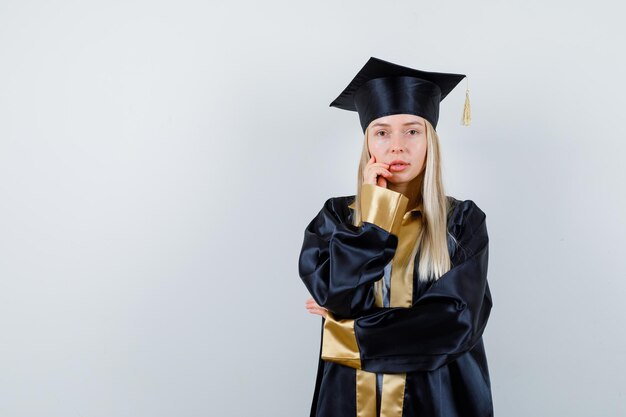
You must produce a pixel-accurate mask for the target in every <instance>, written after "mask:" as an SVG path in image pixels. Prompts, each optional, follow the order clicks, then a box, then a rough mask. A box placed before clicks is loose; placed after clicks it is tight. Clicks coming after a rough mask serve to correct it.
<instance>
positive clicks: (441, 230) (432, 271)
mask: <svg viewBox="0 0 626 417" xmlns="http://www.w3.org/2000/svg"><path fill="white" fill-rule="evenodd" d="M424 123H425V125H426V140H427V150H426V166H425V168H424V170H423V171H422V173H420V175H423V181H422V182H421V184H422V189H421V190H419V192H420V194H421V195H422V204H423V211H422V215H421V216H420V218H419V221H421V222H422V224H421V228H420V233H419V235H418V236H417V244H416V245H415V249H414V250H413V253H412V254H411V256H410V257H409V258H408V260H407V262H410V261H411V260H412V259H414V258H415V255H416V254H417V252H418V251H419V252H420V255H419V266H418V279H419V280H420V281H421V282H428V281H431V280H435V281H436V280H437V279H439V277H441V276H442V275H443V274H445V273H446V272H448V271H449V270H450V267H451V262H450V254H449V252H448V228H447V215H448V210H449V208H450V207H449V201H448V199H447V198H446V194H445V191H444V187H443V179H442V173H441V153H440V149H439V136H438V135H437V132H436V131H435V128H434V127H433V126H432V124H430V123H429V122H428V120H426V119H424ZM368 132H369V126H368V128H367V129H366V130H365V139H364V142H363V150H362V152H361V162H360V163H359V171H358V174H357V193H356V198H355V202H354V207H355V210H354V216H353V224H354V225H355V226H360V225H361V224H362V218H361V186H362V185H363V170H364V169H365V166H366V165H367V163H368V162H369V160H370V158H371V157H372V156H371V154H370V152H369V149H368V146H367V136H368ZM452 238H453V239H454V237H452Z"/></svg>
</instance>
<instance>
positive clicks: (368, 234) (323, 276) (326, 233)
mask: <svg viewBox="0 0 626 417" xmlns="http://www.w3.org/2000/svg"><path fill="white" fill-rule="evenodd" d="M408 201H409V200H408V198H407V197H406V196H404V195H403V194H402V193H399V192H396V191H393V190H390V189H387V188H384V187H380V186H377V185H374V184H363V185H362V187H361V207H362V221H363V222H362V225H361V226H359V227H357V226H354V225H352V224H351V223H349V222H347V221H346V220H344V219H342V217H345V216H341V215H340V211H339V209H338V207H335V203H336V202H337V198H330V199H328V200H327V201H326V202H325V204H324V206H323V207H322V209H321V210H320V212H319V213H318V214H317V216H315V218H314V219H313V220H312V221H311V222H310V223H309V225H308V226H307V227H306V229H305V231H304V242H303V244H302V249H301V251H300V258H299V262H298V269H299V274H300V278H302V281H303V282H304V285H305V286H306V287H307V289H308V290H309V293H310V294H311V296H312V297H313V299H314V300H315V301H316V302H317V304H319V305H320V306H322V307H324V308H326V309H327V310H328V311H329V312H331V313H333V314H334V315H335V316H337V317H342V318H354V317H357V316H359V315H362V314H363V312H366V311H372V310H374V309H376V307H375V300H376V297H375V290H374V282H375V281H377V280H379V279H380V278H381V277H382V276H383V270H384V268H385V265H387V264H388V263H389V262H390V261H391V259H392V258H393V256H394V254H395V252H396V248H397V246H398V237H397V232H398V228H399V227H400V226H401V223H402V217H403V215H404V212H405V209H406V207H407V204H408Z"/></svg>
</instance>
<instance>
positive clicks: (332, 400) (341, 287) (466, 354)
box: [299, 196, 493, 417]
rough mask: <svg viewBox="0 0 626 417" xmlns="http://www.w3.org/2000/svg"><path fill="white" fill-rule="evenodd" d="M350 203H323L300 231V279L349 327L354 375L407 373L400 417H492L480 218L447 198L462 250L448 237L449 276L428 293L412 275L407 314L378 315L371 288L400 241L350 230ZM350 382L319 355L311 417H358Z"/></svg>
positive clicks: (343, 370) (471, 207)
mask: <svg viewBox="0 0 626 417" xmlns="http://www.w3.org/2000/svg"><path fill="white" fill-rule="evenodd" d="M353 201H354V196H343V197H333V198H330V199H328V200H327V201H326V202H325V204H324V206H323V207H322V209H321V210H320V212H319V213H318V214H317V216H316V217H315V218H314V219H313V220H312V221H311V222H310V224H309V225H308V226H307V227H306V230H305V233H304V242H303V246H302V251H301V253H300V258H299V271H300V277H301V278H302V280H303V282H304V284H305V285H306V287H307V289H308V290H309V292H310V293H311V296H312V297H313V298H314V299H315V301H316V302H317V303H318V304H319V305H321V306H323V307H325V308H327V309H328V310H329V311H330V312H332V313H333V315H334V316H335V317H339V318H352V319H354V320H355V321H354V333H355V334H356V339H357V341H358V349H359V352H358V354H359V355H360V369H363V370H365V371H370V372H382V373H406V386H405V390H404V401H403V406H402V417H490V416H493V404H492V397H491V383H490V378H489V369H488V366H487V358H486V356H485V349H484V345H483V340H482V334H483V330H484V329H485V326H486V324H487V320H488V318H489V314H490V310H491V307H492V301H491V293H490V291H489V284H488V282H487V263H488V243H489V238H488V235H487V227H486V216H485V213H484V212H483V211H482V210H481V209H480V208H479V207H478V206H477V205H476V204H475V203H474V202H473V201H472V200H465V201H460V200H456V199H454V198H453V197H448V201H449V202H450V210H449V212H448V232H449V233H450V234H451V235H452V236H454V237H455V238H456V241H457V242H458V243H457V242H455V241H454V240H453V239H452V238H451V237H450V236H448V250H449V253H450V258H451V261H452V268H451V269H450V270H449V271H448V272H447V273H445V274H444V275H442V276H441V277H440V278H439V279H438V280H437V281H435V282H434V283H430V284H422V283H421V282H420V281H419V280H418V279H417V270H414V274H413V275H414V283H413V300H414V301H413V305H412V307H410V308H402V307H395V308H389V307H387V308H381V307H377V306H376V305H375V295H374V289H373V283H374V281H377V280H379V279H380V278H381V277H382V275H383V268H384V267H385V265H386V264H387V263H388V262H389V261H390V260H391V259H392V258H393V256H394V253H395V249H396V246H397V244H398V239H397V237H396V236H395V235H393V234H391V233H390V232H388V231H387V230H385V229H383V228H381V227H379V226H377V225H376V224H373V223H368V222H365V221H364V222H363V223H362V226H360V227H356V226H353V225H352V224H351V220H352V217H351V216H352V214H353V211H352V209H351V208H349V207H348V205H349V204H350V203H351V202H353ZM418 256H419V255H418ZM417 265H418V259H417V256H416V259H415V266H416V268H417ZM356 271H358V275H359V276H360V277H361V278H360V279H359V280H358V282H355V281H357V280H355V279H354V277H355V274H356ZM324 321H325V320H324V319H322V337H323V329H324ZM355 374H356V369H355V368H353V367H350V366H345V365H342V364H339V363H334V362H331V361H326V360H322V359H321V345H320V358H319V363H318V370H317V380H316V383H315V391H314V395H313V402H312V406H311V414H310V415H311V417H356V400H355V392H356V383H355Z"/></svg>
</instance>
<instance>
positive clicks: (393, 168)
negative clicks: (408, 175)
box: [389, 164, 409, 172]
mask: <svg viewBox="0 0 626 417" xmlns="http://www.w3.org/2000/svg"><path fill="white" fill-rule="evenodd" d="M408 166H409V165H408V164H394V165H389V171H395V172H399V171H403V170H404V169H405V168H406V167H408Z"/></svg>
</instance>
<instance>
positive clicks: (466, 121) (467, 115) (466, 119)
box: [461, 78, 472, 126]
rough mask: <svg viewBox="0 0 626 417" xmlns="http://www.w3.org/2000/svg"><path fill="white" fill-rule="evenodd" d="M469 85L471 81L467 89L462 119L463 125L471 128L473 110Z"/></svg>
mask: <svg viewBox="0 0 626 417" xmlns="http://www.w3.org/2000/svg"><path fill="white" fill-rule="evenodd" d="M466 80H467V78H466ZM468 84H469V81H468V82H467V84H466V87H465V105H464V106H463V117H462V118H461V124H462V125H463V126H469V125H470V124H471V123H472V109H471V107H470V99H469V85H468Z"/></svg>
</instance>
